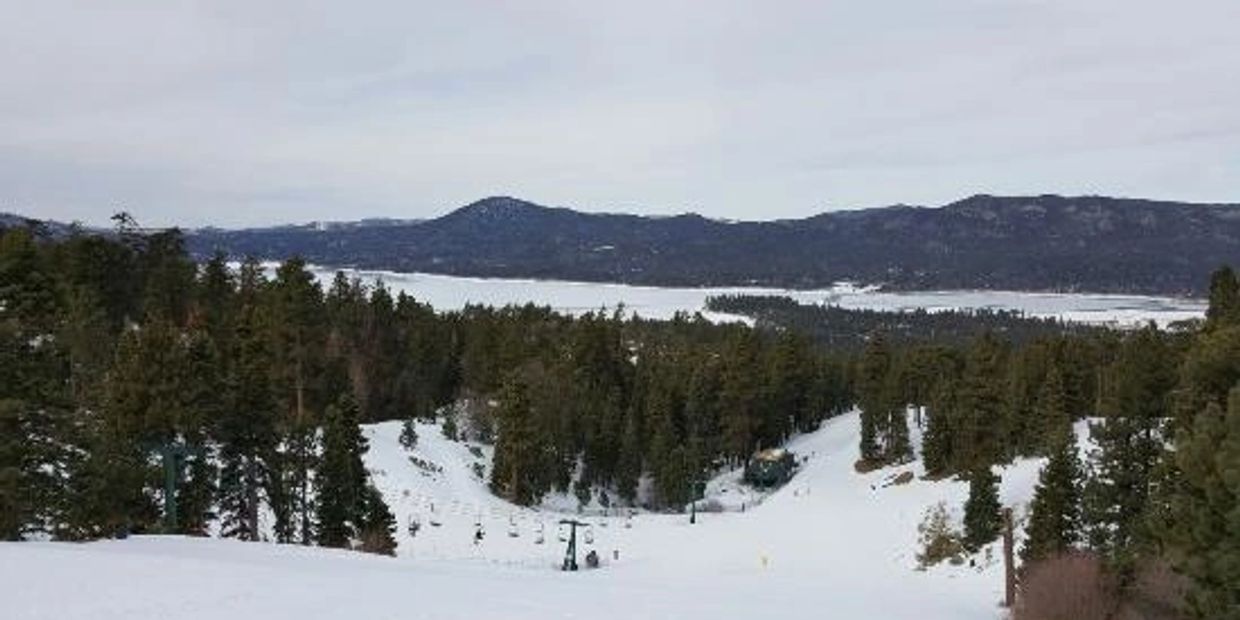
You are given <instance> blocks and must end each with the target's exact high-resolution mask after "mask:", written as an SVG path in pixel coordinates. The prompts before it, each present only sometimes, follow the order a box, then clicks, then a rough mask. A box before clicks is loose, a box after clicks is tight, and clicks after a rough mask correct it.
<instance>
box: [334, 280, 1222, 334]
mask: <svg viewBox="0 0 1240 620" xmlns="http://www.w3.org/2000/svg"><path fill="white" fill-rule="evenodd" d="M311 270H312V272H313V273H314V274H315V276H316V277H317V278H318V279H319V281H320V282H321V283H323V284H324V286H327V285H330V283H331V280H332V278H333V277H334V276H335V273H336V270H335V269H332V268H327V267H312V268H311ZM345 272H346V273H348V274H350V275H354V276H357V277H360V278H362V279H363V280H364V281H367V282H372V281H374V280H376V279H379V280H382V281H383V282H384V283H385V284H386V285H387V286H388V287H390V288H391V289H392V290H393V291H404V292H406V293H408V294H410V295H412V296H413V297H415V298H417V299H419V300H420V301H423V302H426V303H429V304H430V305H431V306H433V307H434V308H436V309H438V310H456V309H460V308H463V307H464V306H465V305H466V304H486V305H495V306H502V305H507V304H524V303H535V304H539V305H549V306H551V307H552V308H554V309H556V310H559V311H561V312H567V313H572V314H581V313H585V312H590V311H594V310H598V309H600V308H604V307H605V308H608V309H615V308H617V307H618V306H620V305H621V304H623V305H624V306H625V307H626V308H627V309H629V310H631V311H633V312H635V313H637V314H639V315H641V316H643V317H645V318H650V319H669V318H671V317H672V315H673V314H675V313H676V312H689V313H693V312H699V311H701V312H703V315H704V316H706V318H708V319H710V320H714V321H743V322H746V323H748V322H750V320H749V319H747V318H745V317H739V316H736V315H730V314H722V313H707V312H705V311H704V310H705V307H706V299H707V298H708V297H711V296H714V295H728V294H748V295H782V296H787V297H791V298H793V299H795V300H797V301H800V302H802V303H814V304H832V305H837V306H840V307H843V308H849V309H864V310H888V311H897V310H915V309H918V308H923V309H926V310H928V311H941V310H949V309H993V310H1020V311H1022V312H1024V313H1025V314H1027V315H1030V316H1035V317H1057V318H1061V319H1067V320H1072V321H1077V322H1082V323H1093V324H1114V325H1135V324H1141V323H1144V322H1146V321H1151V320H1152V321H1155V322H1157V323H1159V324H1160V325H1164V326H1165V325H1167V324H1169V323H1171V322H1174V321H1180V320H1185V319H1192V318H1200V317H1202V316H1203V315H1204V313H1205V302H1204V301H1203V300H1198V299H1183V298H1173V297H1147V296H1140V295H1095V294H1079V293H1025V292H1016V291H923V292H907V293H905V292H881V291H877V290H874V289H873V288H871V287H857V286H854V285H851V284H848V283H841V284H838V285H836V286H834V287H832V288H829V289H818V290H789V289H778V288H758V287H722V288H683V287H682V288H678V287H655V286H633V285H627V284H608V283H597V282H567V281H561V280H519V279H488V278H464V277H457V276H447V275H437V274H427V273H398V272H392V271H359V270H348V269H346V270H345Z"/></svg>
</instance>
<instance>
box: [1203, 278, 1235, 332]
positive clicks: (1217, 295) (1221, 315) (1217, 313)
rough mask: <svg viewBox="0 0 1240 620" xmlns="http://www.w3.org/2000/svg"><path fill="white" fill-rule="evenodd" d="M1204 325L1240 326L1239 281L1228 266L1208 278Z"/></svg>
mask: <svg viewBox="0 0 1240 620" xmlns="http://www.w3.org/2000/svg"><path fill="white" fill-rule="evenodd" d="M1206 323H1207V324H1208V325H1209V326H1210V327H1224V326H1227V325H1236V324H1240V281H1237V278H1236V272H1234V271H1232V269H1231V267H1229V266H1224V267H1220V268H1219V269H1217V270H1216V271H1215V272H1214V273H1213V274H1212V275H1211V276H1210V305H1209V307H1208V308H1207V309H1206Z"/></svg>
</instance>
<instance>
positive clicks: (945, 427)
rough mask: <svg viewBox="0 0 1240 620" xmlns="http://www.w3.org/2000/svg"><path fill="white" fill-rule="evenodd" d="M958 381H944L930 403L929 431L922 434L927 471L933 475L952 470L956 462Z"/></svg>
mask: <svg viewBox="0 0 1240 620" xmlns="http://www.w3.org/2000/svg"><path fill="white" fill-rule="evenodd" d="M955 385H956V384H955V379H954V378H952V377H947V378H945V379H944V380H942V381H940V383H939V384H938V385H937V386H936V387H935V390H934V393H933V395H932V396H931V399H930V404H929V406H927V407H926V431H925V434H924V435H923V437H922V444H921V451H922V461H923V463H924V464H925V467H926V473H927V474H929V475H931V476H939V475H943V474H946V473H949V472H950V471H951V469H952V466H953V463H954V462H955V459H954V453H953V450H954V445H955V443H954V440H955V433H953V429H952V419H953V415H954V408H953V406H952V402H953V399H954V396H955V392H956V389H955Z"/></svg>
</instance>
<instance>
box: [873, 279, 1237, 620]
mask: <svg viewBox="0 0 1240 620" xmlns="http://www.w3.org/2000/svg"><path fill="white" fill-rule="evenodd" d="M1210 291H1211V296H1210V306H1209V312H1208V314H1207V319H1206V321H1205V322H1204V323H1201V324H1199V325H1198V326H1197V328H1196V329H1194V330H1192V331H1177V332H1172V333H1168V332H1164V331H1161V330H1159V329H1157V328H1156V327H1155V326H1153V325H1150V326H1147V327H1145V328H1143V329H1139V330H1135V331H1130V332H1126V333H1119V332H1102V331H1099V332H1095V333H1089V334H1083V335H1081V334H1075V335H1060V336H1049V337H1042V338H1037V339H1034V340H1032V341H1030V342H1028V343H1025V344H1023V345H1014V344H1012V343H1009V342H1005V341H1003V340H1000V339H998V338H996V337H994V336H993V335H990V334H984V335H982V336H980V337H978V338H976V339H975V340H974V341H973V342H972V343H971V344H969V345H968V346H965V347H959V348H949V347H934V346H910V347H898V346H893V345H892V344H891V343H889V342H887V341H886V340H885V339H884V338H882V337H874V338H871V339H870V341H869V342H868V344H867V346H866V349H865V351H864V353H863V355H862V357H861V359H860V361H859V363H858V367H857V375H856V378H855V387H856V392H857V398H858V403H859V406H860V408H861V445H860V453H861V457H862V464H863V465H867V466H878V465H883V464H887V463H902V462H907V461H909V460H911V459H912V457H913V451H912V447H911V445H910V441H909V428H908V424H907V419H908V418H907V416H906V407H909V406H911V407H915V411H916V414H917V415H916V416H915V418H914V423H915V424H918V425H920V426H921V429H920V430H922V432H923V442H922V446H921V447H922V454H921V456H922V459H923V461H924V465H925V469H926V472H927V474H928V475H930V476H949V475H958V476H960V477H962V478H964V479H966V480H968V481H969V483H970V488H969V491H970V492H969V500H968V502H966V504H965V514H964V532H963V536H962V541H961V542H962V543H963V545H964V546H965V548H966V549H977V548H980V547H981V546H982V545H985V544H987V543H989V542H991V541H993V540H994V539H995V538H996V537H997V536H998V534H999V531H1000V514H999V511H1000V504H999V499H998V489H997V487H998V482H999V480H998V478H997V477H996V476H995V474H994V473H993V469H992V466H993V465H997V464H1003V463H1007V462H1010V461H1012V460H1013V459H1014V458H1016V457H1020V456H1037V455H1040V456H1046V457H1048V462H1047V464H1046V466H1045V467H1044V469H1043V471H1042V473H1041V475H1040V479H1039V484H1038V487H1037V489H1036V493H1035V497H1034V500H1033V502H1032V505H1031V512H1030V514H1029V519H1028V522H1027V524H1026V533H1027V540H1026V542H1025V544H1024V546H1023V549H1022V552H1021V555H1022V558H1023V559H1024V561H1025V562H1026V564H1027V565H1029V564H1036V563H1037V562H1039V561H1042V560H1050V559H1054V558H1057V557H1062V556H1063V555H1064V554H1069V553H1073V552H1082V551H1084V552H1088V553H1090V554H1092V555H1093V557H1097V558H1100V559H1101V560H1102V561H1103V562H1104V564H1105V566H1106V567H1108V569H1109V571H1110V573H1111V575H1112V577H1113V578H1114V580H1115V582H1116V583H1117V584H1118V586H1117V587H1118V591H1117V592H1116V593H1113V596H1114V597H1115V603H1114V604H1115V605H1116V607H1117V608H1118V607H1120V606H1123V605H1129V604H1141V602H1140V601H1142V600H1143V599H1142V597H1145V596H1147V593H1146V592H1144V591H1143V590H1142V588H1141V587H1140V585H1139V583H1138V579H1139V578H1140V577H1141V576H1142V575H1147V574H1150V573H1151V572H1153V570H1154V569H1153V568H1152V567H1155V566H1158V565H1160V564H1168V565H1170V566H1173V567H1174V568H1175V569H1176V570H1177V571H1178V572H1179V574H1180V575H1182V576H1183V577H1185V578H1187V579H1188V580H1189V583H1190V585H1191V589H1190V594H1189V596H1188V599H1187V606H1188V611H1190V612H1191V613H1192V614H1193V615H1194V617H1200V618H1230V617H1236V614H1237V612H1238V611H1240V530H1237V529H1236V528H1235V527H1233V526H1234V518H1235V515H1237V514H1240V486H1237V482H1240V478H1237V477H1236V474H1237V472H1240V285H1238V284H1237V280H1236V276H1235V274H1234V273H1233V272H1232V270H1231V269H1228V268H1224V269H1221V270H1219V271H1218V272H1217V273H1216V274H1215V275H1214V277H1213V279H1212V281H1211V286H1210ZM1086 418H1088V420H1089V423H1088V427H1089V437H1090V441H1091V444H1092V446H1093V447H1092V448H1091V449H1090V450H1089V451H1088V453H1087V455H1086V458H1085V459H1083V460H1082V459H1081V458H1080V454H1079V447H1078V444H1077V440H1076V434H1075V432H1074V430H1073V425H1074V423H1077V422H1079V421H1081V420H1083V419H1086ZM1173 598H1174V597H1173ZM1144 603H1148V601H1144Z"/></svg>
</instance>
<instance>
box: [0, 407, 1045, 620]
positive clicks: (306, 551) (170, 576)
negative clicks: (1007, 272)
mask: <svg viewBox="0 0 1240 620" xmlns="http://www.w3.org/2000/svg"><path fill="white" fill-rule="evenodd" d="M417 430H418V435H419V440H418V445H417V447H416V449H415V450H414V452H413V453H412V455H411V454H410V453H409V452H407V451H405V450H404V449H403V448H401V446H400V445H399V442H398V437H399V434H400V425H399V423H384V424H378V425H373V426H368V427H366V429H365V432H366V436H367V438H368V440H369V443H370V446H371V450H370V454H368V455H367V459H366V463H367V467H368V469H370V470H371V472H372V475H373V476H374V479H375V482H376V484H377V485H378V486H379V488H380V489H381V490H382V491H383V493H384V496H385V498H386V500H387V501H388V503H389V504H390V505H391V506H392V508H393V511H394V512H395V513H396V515H397V518H398V520H399V522H400V523H401V526H402V527H401V531H400V532H399V535H398V540H399V543H400V546H399V548H398V557H396V558H379V557H373V556H366V555H364V554H360V553H351V552H344V551H336V550H327V549H313V548H303V547H298V546H294V545H272V544H263V543H242V542H237V541H232V540H219V539H187V538H181V537H134V538H131V539H129V540H124V541H103V542H95V543H87V544H72V543H0V601H3V604H2V605H0V609H3V610H4V611H3V614H2V616H3V617H4V618H14V619H21V620H43V619H46V620H79V619H80V620H86V619H90V620H113V619H119V618H165V619H168V620H214V619H217V618H218V619H221V620H223V619H227V620H249V619H258V618H262V619H264V620H268V619H271V620H278V619H289V620H313V619H317V618H325V619H326V618H434V619H441V618H462V619H466V618H468V619H470V620H486V619H503V620H545V619H546V618H582V619H590V620H609V619H612V618H617V619H619V618H701V619H709V620H719V619H728V618H737V619H746V620H748V619H753V618H841V619H869V618H921V619H925V620H970V619H976V620H988V619H998V618H1001V617H1003V616H1004V612H1003V610H1002V609H1001V608H1000V607H999V606H998V602H999V600H1000V598H1001V593H1002V587H1003V580H1002V567H1001V566H1000V565H999V563H998V561H997V558H998V554H997V553H996V549H994V548H990V549H988V550H986V551H984V552H983V553H981V554H979V556H978V557H977V566H972V567H971V566H968V565H967V564H966V565H962V566H947V565H943V566H937V567H933V568H931V569H930V570H927V571H919V570H917V569H916V561H915V558H914V554H915V552H916V547H917V537H918V534H917V524H918V523H919V522H920V521H921V519H922V516H923V514H924V512H925V510H926V508H927V507H928V506H931V505H932V504H934V503H936V502H940V501H942V502H945V503H946V505H947V506H948V508H949V509H950V510H951V511H952V512H953V513H954V515H955V518H956V519H959V517H960V512H961V506H962V504H963V502H964V500H965V497H966V496H967V493H968V491H967V485H966V484H965V483H963V482H959V481H954V480H943V481H937V482H932V481H926V480H922V479H920V478H915V479H913V480H912V481H911V482H908V483H907V484H903V485H891V484H889V482H890V481H891V480H892V479H893V478H894V477H895V476H896V475H897V474H898V473H900V472H903V471H912V472H913V473H915V474H920V473H921V472H922V469H921V466H920V464H919V463H914V464H909V465H905V466H900V467H892V468H886V469H881V470H878V471H874V472H870V473H866V474H858V473H856V472H855V471H854V470H853V463H854V461H855V460H856V458H857V455H858V452H857V441H858V436H859V418H858V416H857V414H855V413H852V414H848V415H844V416H841V417H838V418H835V419H832V420H828V421H827V422H826V423H824V425H823V427H822V428H821V429H820V430H818V431H816V432H813V433H810V434H806V435H802V436H800V437H797V438H795V439H794V440H793V441H792V442H791V443H790V444H789V446H788V447H789V448H791V449H792V450H793V451H795V453H796V454H797V455H798V456H799V457H800V458H802V459H804V462H803V463H802V465H801V467H800V470H799V472H798V473H797V475H796V476H795V478H793V480H792V481H791V482H790V483H789V484H788V485H786V486H784V487H783V488H781V489H779V490H777V491H775V492H774V493H772V494H770V495H769V496H767V497H766V498H765V501H762V502H760V503H755V502H754V501H753V496H752V495H750V496H748V500H749V501H747V502H746V503H747V506H746V510H744V511H743V512H742V511H738V510H730V511H726V512H720V513H699V514H698V522H697V524H695V525H690V524H689V520H688V518H687V516H686V515H682V514H653V513H647V512H638V513H637V514H636V516H629V515H628V514H627V512H626V513H621V514H613V515H612V516H600V515H591V516H582V515H576V514H574V513H572V512H563V511H564V510H565V508H564V507H560V508H556V507H554V506H548V505H544V506H543V507H541V509H538V510H534V509H528V508H520V507H517V506H514V505H512V504H509V503H508V502H505V501H504V500H502V499H500V498H497V497H495V496H493V495H491V494H490V493H489V492H488V491H487V488H486V486H485V484H484V482H483V481H482V480H480V479H478V478H477V477H476V476H475V475H474V473H473V464H474V463H476V462H484V463H485V462H486V461H487V460H488V459H487V458H486V457H487V456H488V455H486V454H485V453H483V454H482V456H479V455H478V454H477V453H476V452H477V451H476V450H474V451H471V449H470V446H467V445H466V444H463V443H458V442H452V441H448V440H447V439H445V438H443V436H442V434H441V433H439V432H438V429H437V428H436V427H434V426H430V425H420V426H419V427H418V429H417ZM912 430H913V433H912V435H913V437H912V439H913V442H914V445H915V446H918V445H919V444H920V433H919V432H917V428H916V426H913V428H912ZM410 456H415V457H417V459H418V461H419V463H421V465H419V464H418V463H415V462H413V461H412V460H411V459H410V458H409V457H410ZM1040 464H1041V462H1040V461H1039V460H1024V461H1019V462H1017V463H1015V464H1013V465H1011V466H1009V467H1005V468H1002V469H1000V470H998V471H1000V473H1001V475H1002V479H1003V482H1002V485H1001V490H1000V495H1001V500H1002V501H1003V502H1004V503H1005V504H1006V505H1011V506H1015V507H1016V508H1017V510H1016V513H1017V515H1018V516H1019V515H1023V514H1024V506H1025V505H1026V504H1027V502H1028V500H1029V498H1030V497H1031V495H1032V489H1033V486H1034V483H1035V482H1036V479H1037V471H1038V467H1039V466H1040ZM734 479H735V472H724V473H722V474H720V475H719V476H718V477H717V478H715V479H714V480H712V481H711V482H710V483H709V484H708V487H707V488H708V491H707V492H708V495H709V496H711V498H712V499H717V500H720V503H723V504H728V505H732V506H733V507H735V505H736V503H737V502H736V501H735V498H734V497H732V496H733V495H734V494H736V493H739V492H741V491H740V490H739V489H738V488H737V486H736V485H735V484H734ZM564 499H565V498H563V497H561V498H559V499H558V500H556V501H553V502H552V504H555V503H559V502H562V501H563V500H564ZM742 501H744V500H742ZM568 516H573V517H575V518H579V519H583V520H585V521H587V522H588V523H590V524H591V535H590V536H589V538H588V540H587V539H586V537H585V536H584V534H583V536H582V538H581V539H580V541H579V543H580V547H579V554H582V555H584V554H585V553H586V552H587V551H589V550H594V551H596V552H597V553H598V554H599V555H600V556H601V558H602V566H601V568H600V569H598V570H589V571H585V570H583V571H582V572H579V573H571V574H567V573H563V572H560V571H559V570H557V565H558V564H559V562H560V560H561V558H563V554H564V548H565V545H564V543H563V542H561V541H560V540H559V539H558V537H557V531H556V530H557V527H556V523H557V522H558V521H559V519H561V518H565V517H568ZM415 518H416V519H418V520H420V522H421V524H422V526H421V528H420V529H419V531H418V533H417V534H416V536H411V535H410V533H409V532H408V531H407V530H406V528H405V527H404V526H405V524H407V523H409V521H410V520H411V519H415ZM432 518H433V519H434V521H435V522H437V523H438V524H439V525H438V526H435V525H432V524H431V523H430V522H431V520H432ZM478 525H481V527H482V528H483V529H484V531H485V532H486V535H485V537H484V538H483V539H482V540H481V541H480V542H478V543H475V542H474V532H475V531H476V528H477V527H478ZM540 528H541V529H542V531H543V533H544V536H543V539H542V542H541V543H540V542H539V538H538V531H539V529H540ZM514 534H515V535H514Z"/></svg>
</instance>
